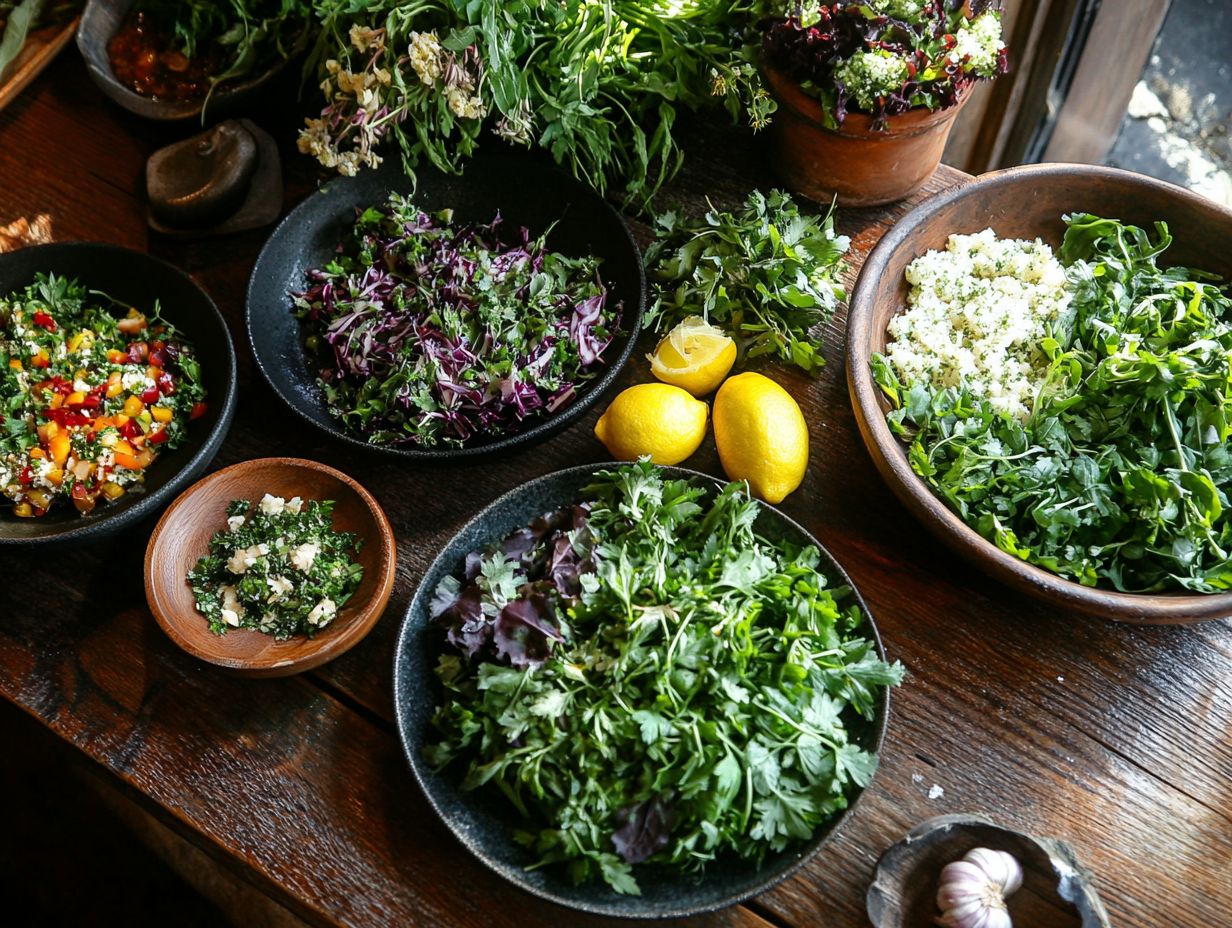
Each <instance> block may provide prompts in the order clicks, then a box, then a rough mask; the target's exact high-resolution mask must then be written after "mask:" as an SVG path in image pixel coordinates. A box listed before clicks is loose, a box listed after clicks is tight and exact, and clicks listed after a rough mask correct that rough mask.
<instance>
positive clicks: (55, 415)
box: [43, 406, 90, 428]
mask: <svg viewBox="0 0 1232 928" xmlns="http://www.w3.org/2000/svg"><path fill="white" fill-rule="evenodd" d="M43 414H44V415H45V416H47V418H48V419H50V420H51V421H52V422H54V423H55V424H56V425H58V426H60V427H61V428H70V427H72V426H75V425H88V424H89V423H90V417H89V416H85V415H82V414H81V413H79V412H77V411H76V410H75V409H69V408H68V407H66V406H61V407H60V408H59V409H48V410H45V411H44V413H43Z"/></svg>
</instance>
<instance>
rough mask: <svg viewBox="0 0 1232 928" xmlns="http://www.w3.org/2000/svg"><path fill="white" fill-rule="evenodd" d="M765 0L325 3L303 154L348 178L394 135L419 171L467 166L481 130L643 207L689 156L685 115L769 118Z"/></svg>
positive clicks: (341, 0) (758, 122)
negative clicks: (679, 137)
mask: <svg viewBox="0 0 1232 928" xmlns="http://www.w3.org/2000/svg"><path fill="white" fill-rule="evenodd" d="M764 2H765V0H651V2H646V0H551V2H549V0H509V2H503V3H493V2H487V0H412V2H408V0H377V2H369V3H363V4H359V3H355V2H353V0H321V2H319V3H318V4H317V9H318V13H319V15H320V17H321V21H322V33H321V38H320V41H319V43H318V45H317V47H316V50H315V53H314V60H315V61H316V62H317V63H318V65H319V67H320V71H321V76H322V77H323V78H324V79H325V83H324V85H323V86H324V89H325V93H326V98H327V106H326V109H325V111H324V112H323V113H322V114H321V118H320V119H319V120H309V123H308V127H307V128H306V129H305V130H304V132H303V133H302V134H301V149H302V150H304V151H306V152H309V153H311V154H313V155H315V156H316V157H317V158H318V159H319V160H320V161H321V162H322V163H323V164H325V165H326V166H327V167H337V168H338V169H339V170H341V171H342V172H343V173H350V172H353V170H354V169H356V168H357V167H358V166H359V165H360V164H374V163H375V162H376V161H377V160H379V156H377V157H374V156H373V154H372V152H373V151H374V149H375V147H376V146H377V145H378V144H379V143H381V142H382V141H384V140H385V139H387V138H389V137H392V138H393V139H395V140H396V141H397V143H398V145H399V146H400V148H401V151H402V156H403V159H404V161H405V163H406V165H407V167H408V169H409V170H411V171H412V172H413V169H414V167H415V165H417V164H418V163H420V161H421V160H424V159H426V160H427V161H429V162H431V163H432V164H434V165H436V166H437V167H439V168H441V169H443V170H447V171H453V172H457V171H460V170H461V168H462V166H463V164H464V162H465V160H466V159H467V158H469V157H470V156H471V155H472V154H473V153H474V151H475V150H476V148H477V147H478V146H479V144H480V140H481V138H482V137H483V136H484V135H485V133H486V134H490V135H493V136H495V137H499V138H501V139H503V140H505V141H506V142H509V143H512V144H515V145H522V146H528V147H529V146H536V147H539V148H543V149H546V150H547V151H549V152H550V153H551V154H552V156H553V158H554V159H555V160H556V161H557V163H559V164H561V165H563V166H565V167H566V168H568V169H569V170H570V171H571V172H572V173H573V174H574V176H576V177H579V178H582V179H584V180H586V181H587V182H589V183H590V184H591V186H593V187H594V188H595V189H597V190H599V191H601V192H608V191H609V190H610V191H611V192H623V193H624V194H625V195H626V197H627V199H628V201H629V202H636V203H639V204H640V203H644V202H646V201H648V200H649V198H650V197H651V196H653V194H654V192H655V191H656V190H657V189H658V188H659V186H660V185H661V184H662V183H663V182H664V181H665V180H666V179H667V178H669V177H670V176H671V175H672V174H673V173H674V172H675V171H676V170H677V169H678V168H679V166H680V164H681V160H682V153H681V151H680V148H679V146H678V144H677V142H676V138H675V135H674V130H675V126H676V122H677V118H678V116H679V115H680V113H681V112H682V111H692V110H700V109H703V108H708V107H710V106H711V105H712V104H721V105H722V106H723V107H725V108H726V110H727V111H728V112H729V113H730V114H731V116H732V117H733V118H736V117H738V116H740V114H741V113H743V112H745V111H747V113H748V116H749V119H750V121H751V122H752V123H753V124H754V125H755V126H760V125H762V124H763V123H764V122H765V121H766V120H767V119H768V117H769V114H770V112H771V111H772V110H773V108H774V104H773V101H772V100H771V98H770V97H769V96H768V94H767V93H766V92H765V90H764V89H763V88H762V87H761V84H760V80H759V78H758V75H757V71H756V67H755V63H754V62H755V46H754V44H753V42H752V35H751V33H749V34H747V35H746V32H747V31H748V30H749V29H750V28H751V25H752V23H753V22H754V21H755V20H756V19H757V18H758V16H759V15H760V13H761V11H762V8H763V5H764ZM356 156H357V157H356ZM357 159H358V160H357Z"/></svg>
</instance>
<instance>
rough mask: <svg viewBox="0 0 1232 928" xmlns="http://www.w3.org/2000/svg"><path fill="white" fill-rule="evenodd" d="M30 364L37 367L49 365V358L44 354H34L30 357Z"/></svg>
mask: <svg viewBox="0 0 1232 928" xmlns="http://www.w3.org/2000/svg"><path fill="white" fill-rule="evenodd" d="M30 366H31V367H38V368H44V367H51V359H50V358H48V357H47V356H46V355H42V354H36V355H35V356H34V357H32V358H31V359H30Z"/></svg>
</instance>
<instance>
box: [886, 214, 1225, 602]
mask: <svg viewBox="0 0 1232 928" xmlns="http://www.w3.org/2000/svg"><path fill="white" fill-rule="evenodd" d="M1065 221H1066V225H1067V231H1066V233H1065V238H1064V242H1063V243H1062V245H1061V248H1060V251H1059V253H1058V257H1059V258H1060V261H1061V263H1062V264H1063V265H1065V268H1066V277H1067V280H1066V286H1067V288H1068V291H1069V294H1070V296H1071V303H1070V308H1071V310H1072V312H1071V313H1070V314H1068V315H1067V316H1066V317H1065V320H1066V321H1065V323H1064V324H1063V325H1059V326H1057V327H1056V328H1055V330H1053V331H1051V332H1049V333H1048V334H1047V335H1046V336H1044V337H1042V338H1041V339H1040V340H1039V342H1038V344H1037V345H1035V346H1034V347H1035V349H1036V350H1037V351H1038V352H1039V353H1041V354H1042V356H1043V357H1044V360H1045V363H1044V366H1043V368H1042V371H1043V373H1042V376H1041V379H1040V381H1039V383H1038V386H1037V388H1036V390H1035V392H1034V396H1033V399H1032V403H1031V405H1030V409H1029V414H1028V415H1026V416H1025V417H1017V416H1014V415H1012V414H1010V413H1009V412H1006V411H1005V410H1003V409H998V408H997V407H996V406H995V405H994V403H993V402H991V401H990V398H989V397H987V396H983V395H979V394H977V393H975V392H973V391H972V390H971V389H970V388H969V386H968V385H967V384H966V383H965V382H964V383H961V384H959V385H958V386H956V387H946V388H942V389H938V388H936V387H934V386H932V385H930V384H928V383H924V382H919V381H916V382H903V381H902V380H901V379H900V377H899V374H898V372H896V370H895V369H894V367H893V365H891V364H890V363H888V362H887V361H886V359H885V358H882V357H875V358H874V362H873V366H874V373H875V378H876V380H877V382H878V383H879V384H880V386H881V388H882V390H883V391H884V392H885V394H886V395H887V396H888V397H889V398H890V400H891V402H892V403H893V405H894V407H895V408H894V410H893V411H892V412H891V413H890V414H889V416H888V420H889V423H890V426H891V428H892V429H893V430H894V431H895V432H896V433H897V434H899V435H900V436H902V437H903V439H904V440H906V441H908V442H909V443H910V448H909V451H908V455H909V458H910V461H911V466H912V468H913V469H914V470H915V472H916V473H917V474H919V475H920V476H921V477H922V478H924V480H925V481H927V483H928V485H929V486H930V487H931V488H932V490H933V491H934V492H935V493H936V494H937V495H938V496H939V497H940V498H941V499H942V500H944V501H945V502H946V504H947V505H949V506H950V508H952V509H953V510H954V511H955V512H956V513H958V515H959V516H961V517H962V518H963V520H964V521H966V522H967V523H968V524H969V525H971V526H972V527H973V528H974V529H976V530H977V531H978V532H979V533H980V534H981V535H983V536H984V537H985V538H987V539H988V540H989V541H992V542H993V543H995V544H996V545H997V546H998V547H999V548H1001V549H1002V550H1003V551H1006V552H1008V553H1010V554H1013V555H1014V556H1016V557H1019V558H1022V559H1023V560H1025V561H1028V562H1030V563H1032V564H1036V565H1038V566H1040V567H1043V568H1045V569H1047V570H1050V571H1053V572H1054V573H1057V574H1060V575H1061V576H1063V577H1067V578H1069V579H1072V580H1076V581H1078V582H1079V583H1082V584H1085V585H1087V586H1097V585H1106V586H1110V587H1112V588H1115V589H1117V590H1122V591H1126V592H1135V593H1144V592H1158V591H1166V590H1177V589H1185V590H1192V591H1196V592H1201V593H1211V592H1217V591H1222V590H1228V589H1232V562H1230V561H1229V552H1232V515H1230V511H1229V497H1230V494H1232V443H1230V438H1232V386H1230V384H1232V300H1230V299H1229V296H1228V292H1227V287H1226V285H1225V283H1224V282H1223V281H1221V280H1219V279H1218V278H1217V277H1215V276H1214V275H1212V274H1208V273H1204V272H1202V271H1198V270H1192V269H1188V268H1184V267H1169V266H1167V265H1166V264H1165V263H1164V262H1165V254H1166V252H1167V250H1168V247H1169V245H1170V244H1171V242H1172V237H1171V235H1170V234H1169V232H1168V228H1167V226H1166V225H1164V224H1163V223H1156V225H1155V229H1154V231H1153V233H1152V232H1151V231H1148V230H1146V229H1142V228H1138V227H1136V226H1132V225H1126V224H1124V223H1121V222H1118V221H1116V220H1113V219H1105V218H1100V217H1098V216H1092V215H1089V214H1076V215H1071V216H1067V217H1065Z"/></svg>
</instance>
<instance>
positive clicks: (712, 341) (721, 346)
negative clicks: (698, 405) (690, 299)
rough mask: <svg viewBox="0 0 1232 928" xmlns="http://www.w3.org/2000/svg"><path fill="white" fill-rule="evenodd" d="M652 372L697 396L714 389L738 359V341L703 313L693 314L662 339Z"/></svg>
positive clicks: (653, 359) (653, 357) (651, 362)
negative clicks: (710, 321) (699, 314)
mask: <svg viewBox="0 0 1232 928" xmlns="http://www.w3.org/2000/svg"><path fill="white" fill-rule="evenodd" d="M646 357H647V358H649V360H650V372H651V373H652V374H654V375H655V377H657V378H658V379H659V380H662V381H663V382H664V383H670V384H671V385H672V386H674V387H681V388H683V389H685V390H688V391H689V392H690V393H692V394H693V395H694V396H705V395H706V394H707V393H713V392H714V389H715V387H717V386H718V385H719V384H721V383H722V382H723V378H724V377H726V376H727V372H728V371H730V370H731V369H732V365H733V364H735V363H736V343H735V342H734V341H732V339H731V337H730V336H728V334H727V333H726V332H724V331H723V330H722V329H720V328H716V327H715V326H712V325H711V324H710V323H708V322H707V321H706V320H705V319H703V318H702V317H701V316H689V318H687V319H685V320H684V321H683V322H681V323H680V325H678V326H676V327H675V328H674V329H672V330H671V331H670V332H668V333H667V334H666V335H665V336H663V338H662V340H661V341H660V342H659V344H658V346H657V347H656V348H655V350H654V354H650V355H647V356H646Z"/></svg>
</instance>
